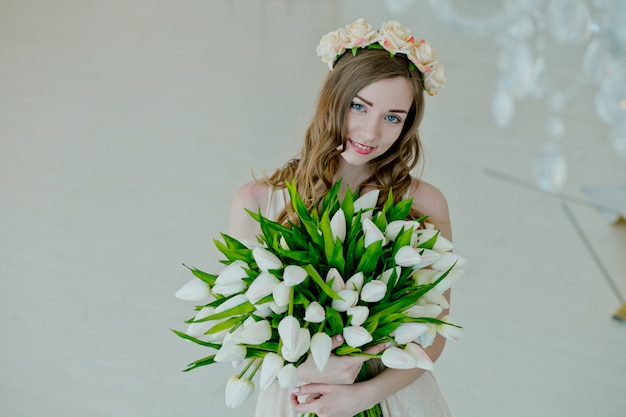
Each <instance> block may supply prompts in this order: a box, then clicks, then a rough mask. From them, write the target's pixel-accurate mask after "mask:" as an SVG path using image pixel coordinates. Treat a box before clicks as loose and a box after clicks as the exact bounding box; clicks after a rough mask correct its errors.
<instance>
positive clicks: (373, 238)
mask: <svg viewBox="0 0 626 417" xmlns="http://www.w3.org/2000/svg"><path fill="white" fill-rule="evenodd" d="M361 225H362V227H363V233H364V234H365V236H364V240H363V244H364V246H365V247H366V248H367V247H368V246H369V245H371V244H372V243H374V242H378V241H379V240H380V241H382V243H383V246H384V245H385V243H386V242H387V239H386V238H385V235H384V234H383V232H382V231H381V230H380V229H379V228H378V226H376V225H375V224H374V222H373V221H371V220H370V219H368V218H365V219H363V221H362V223H361Z"/></svg>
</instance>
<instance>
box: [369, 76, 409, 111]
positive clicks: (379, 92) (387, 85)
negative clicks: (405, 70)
mask: <svg viewBox="0 0 626 417" xmlns="http://www.w3.org/2000/svg"><path fill="white" fill-rule="evenodd" d="M357 95H358V96H359V97H361V98H363V99H365V100H367V101H369V102H370V103H372V104H373V105H374V107H378V106H379V107H382V108H384V109H398V110H405V111H408V110H409V109H410V107H411V104H413V90H412V88H411V83H410V82H409V80H407V79H406V78H404V77H395V78H388V79H384V80H379V81H375V82H373V83H372V84H369V85H367V86H365V87H364V88H362V89H361V90H360V91H359V92H358V93H357Z"/></svg>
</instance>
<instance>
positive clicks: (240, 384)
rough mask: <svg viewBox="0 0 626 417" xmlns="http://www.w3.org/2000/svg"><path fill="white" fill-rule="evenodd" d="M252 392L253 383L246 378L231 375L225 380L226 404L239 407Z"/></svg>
mask: <svg viewBox="0 0 626 417" xmlns="http://www.w3.org/2000/svg"><path fill="white" fill-rule="evenodd" d="M253 392H254V383H253V382H252V381H250V380H249V379H247V378H239V377H238V376H237V375H233V376H231V377H230V378H229V379H228V382H226V395H225V399H226V406H227V407H230V408H236V407H239V406H240V405H241V404H243V402H244V401H246V400H247V399H248V398H249V397H250V396H251V395H252V393H253Z"/></svg>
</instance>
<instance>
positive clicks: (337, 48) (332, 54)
mask: <svg viewBox="0 0 626 417" xmlns="http://www.w3.org/2000/svg"><path fill="white" fill-rule="evenodd" d="M346 35H347V34H346V30H345V29H343V28H339V29H337V30H335V31H333V32H329V33H327V34H326V35H324V36H322V39H321V40H320V44H319V45H317V49H316V52H317V55H318V56H319V57H321V58H322V62H326V63H328V68H330V69H331V70H332V69H333V65H334V63H335V61H336V60H337V57H338V56H340V55H343V54H344V52H346V45H347V36H346Z"/></svg>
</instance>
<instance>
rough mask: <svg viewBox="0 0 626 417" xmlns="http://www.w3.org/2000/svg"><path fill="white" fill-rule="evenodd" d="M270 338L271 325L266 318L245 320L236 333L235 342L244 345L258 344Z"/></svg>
mask: <svg viewBox="0 0 626 417" xmlns="http://www.w3.org/2000/svg"><path fill="white" fill-rule="evenodd" d="M271 338H272V326H271V325H270V322H269V321H267V320H259V321H255V320H254V319H252V320H251V321H250V322H248V321H247V320H246V322H244V325H243V326H242V329H241V331H240V332H238V333H237V339H236V340H237V342H238V343H243V344H246V345H260V344H262V343H265V342H267V341H268V340H270V339H271Z"/></svg>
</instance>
